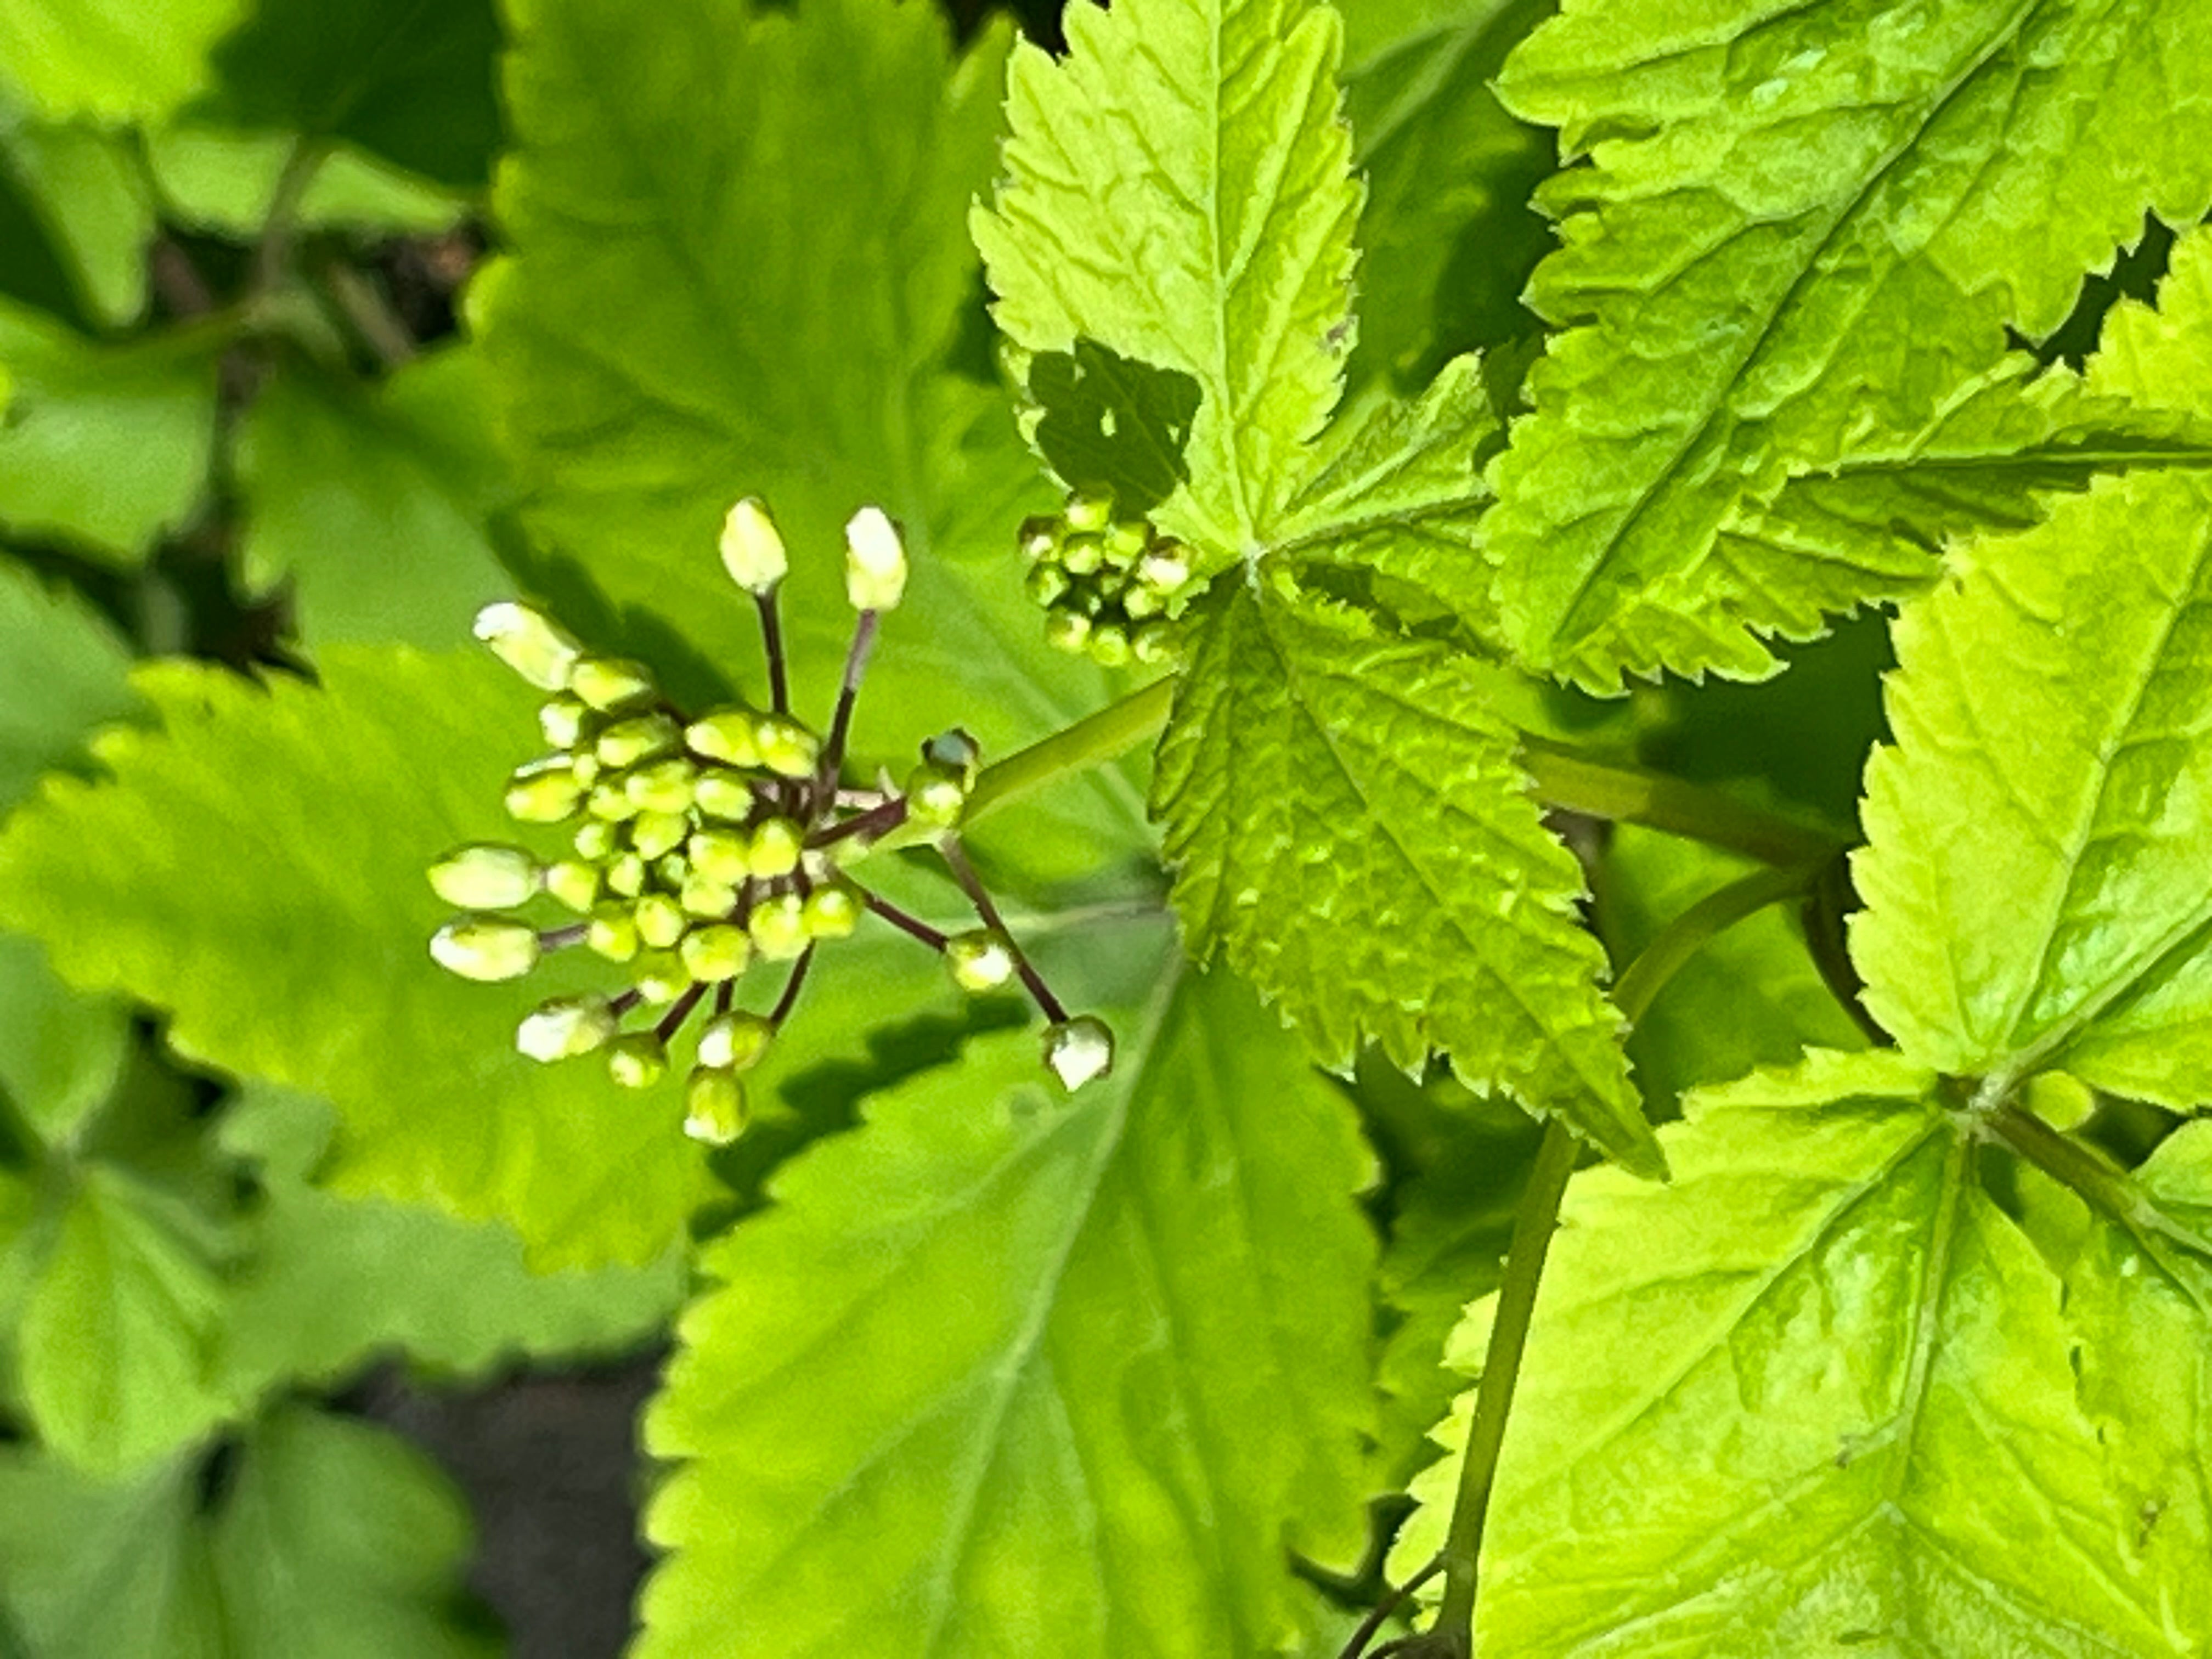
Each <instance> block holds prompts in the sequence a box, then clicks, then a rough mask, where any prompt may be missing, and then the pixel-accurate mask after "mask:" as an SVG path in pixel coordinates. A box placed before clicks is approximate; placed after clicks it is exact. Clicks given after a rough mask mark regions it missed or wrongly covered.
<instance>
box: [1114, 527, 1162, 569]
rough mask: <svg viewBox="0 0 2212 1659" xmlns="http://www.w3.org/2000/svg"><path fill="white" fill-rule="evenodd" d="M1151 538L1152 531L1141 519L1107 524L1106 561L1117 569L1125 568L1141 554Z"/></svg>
mask: <svg viewBox="0 0 2212 1659" xmlns="http://www.w3.org/2000/svg"><path fill="white" fill-rule="evenodd" d="M1151 542H1152V532H1151V531H1150V530H1148V529H1146V526H1145V525H1144V523H1143V522H1142V521H1141V520H1135V521H1124V522H1122V523H1121V524H1114V525H1109V526H1106V562H1107V563H1109V564H1110V565H1113V566H1114V567H1115V568H1117V569H1121V570H1126V569H1127V568H1129V566H1130V565H1132V564H1133V563H1134V562H1136V561H1137V559H1138V558H1139V556H1141V555H1142V554H1143V552H1144V550H1145V549H1146V547H1147V546H1148V545H1149V544H1151Z"/></svg>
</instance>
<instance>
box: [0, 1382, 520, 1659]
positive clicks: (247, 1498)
mask: <svg viewBox="0 0 2212 1659" xmlns="http://www.w3.org/2000/svg"><path fill="white" fill-rule="evenodd" d="M236 1459H237V1462H236V1463H235V1465H234V1468H231V1470H230V1471H229V1473H228V1479H227V1480H225V1481H224V1482H223V1484H222V1486H221V1487H220V1488H218V1489H217V1490H216V1492H214V1494H213V1496H212V1498H206V1499H204V1498H203V1495H202V1493H201V1492H200V1490H199V1487H200V1480H201V1476H200V1471H199V1469H198V1468H197V1463H198V1462H199V1460H198V1459H197V1458H196V1457H189V1456H188V1457H185V1458H184V1459H181V1460H179V1461H178V1462H174V1463H172V1464H169V1465H167V1466H166V1467H164V1468H161V1469H158V1470H156V1471H155V1472H154V1473H152V1474H148V1475H145V1476H142V1477H140V1478H138V1479H137V1480H132V1481H130V1482H127V1483H117V1484H102V1483H100V1482H97V1481H94V1480H89V1479H88V1478H87V1477H86V1476H84V1475H83V1474H79V1473H77V1472H76V1471H75V1470H72V1469H70V1468H66V1467H65V1466H64V1465H61V1464H59V1463H57V1462H52V1461H51V1460H48V1459H44V1458H40V1457H39V1456H38V1455H36V1454H34V1453H33V1452H31V1451H29V1450H28V1449H24V1448H14V1447H10V1448H0V1616H5V1615H9V1614H12V1615H13V1617H14V1619H15V1622H16V1624H17V1625H18V1626H19V1627H20V1628H21V1631H22V1632H23V1634H24V1637H25V1639H26V1640H27V1642H28V1643H30V1644H32V1647H31V1650H32V1651H33V1653H35V1654H36V1655H38V1656H39V1659H390V1656H392V1655H395V1654H406V1655H409V1656H419V1659H489V1655H491V1654H493V1653H494V1652H495V1651H496V1645H495V1644H494V1643H493V1642H491V1641H490V1640H489V1638H488V1637H487V1636H486V1635H485V1634H483V1632H480V1631H477V1630H473V1629H471V1628H470V1627H469V1625H468V1623H467V1622H465V1621H464V1620H459V1619H457V1617H456V1615H457V1614H459V1613H460V1612H461V1610H462V1607H463V1605H464V1604H463V1602H462V1598H461V1590H460V1583H459V1577H460V1569H461V1566H462V1564H463V1562H464V1560H465V1557H466V1555H467V1553H468V1549H469V1526H468V1521H467V1516H466V1514H465V1511H464V1510H463V1509H462V1507H461V1504H460V1503H459V1500H458V1499H457V1498H455V1496H454V1495H453V1492H452V1491H451V1489H450V1488H449V1487H448V1486H447V1484H446V1482H445V1480H443V1479H442V1477H441V1476H440V1475H439V1474H438V1472H437V1471H436V1470H435V1468H433V1467H432V1466H431V1465H430V1463H429V1462H428V1461H427V1460H426V1459H425V1458H423V1457H422V1455H420V1454H419V1453H417V1452H416V1451H415V1450H413V1449H411V1448H410V1447H408V1446H405V1445H404V1444H403V1443H400V1442H398V1440H395V1439H394V1438H392V1437H391V1436H389V1435H387V1434H386V1433H384V1432H382V1431H380V1430H377V1429H374V1428H371V1427H369V1426H368V1425H365V1424H362V1423H357V1422H352V1421H349V1420H346V1419H340V1418H335V1417H326V1416H323V1415H320V1414H319V1413H313V1412H310V1411H307V1410H304V1409H301V1408H298V1407H285V1408H282V1409H279V1410H277V1411H276V1412H274V1413H271V1414H270V1416H269V1417H268V1418H267V1419H264V1421H262V1422H261V1423H260V1424H258V1425H256V1426H255V1427H254V1428H253V1429H252V1431H249V1432H248V1433H247V1434H246V1437H245V1438H244V1440H243V1442H242V1443H241V1444H240V1448H239V1449H238V1451H237V1453H236ZM0 1627H4V1626H0Z"/></svg>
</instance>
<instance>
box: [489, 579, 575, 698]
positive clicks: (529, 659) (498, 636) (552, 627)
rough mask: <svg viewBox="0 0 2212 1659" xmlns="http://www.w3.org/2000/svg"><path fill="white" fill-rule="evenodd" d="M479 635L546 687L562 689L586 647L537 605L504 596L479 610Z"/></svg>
mask: <svg viewBox="0 0 2212 1659" xmlns="http://www.w3.org/2000/svg"><path fill="white" fill-rule="evenodd" d="M475 631H476V636H477V638H478V639H480V640H482V641H483V642H484V643H485V644H486V645H488V646H489V647H491V649H492V654H493V655H495V656H496V657H497V658H498V659H500V660H501V662H503V663H505V664H506V665H507V666H508V667H509V668H512V669H513V671H515V672H516V673H518V674H520V675H521V676H522V678H525V679H526V680H528V681H529V682H530V683H531V684H532V685H534V686H536V687H538V689H539V690H543V691H559V690H563V689H565V688H566V687H567V685H568V672H569V671H570V670H571V669H573V668H574V666H575V665H576V659H577V658H578V657H579V656H580V655H581V654H582V653H583V649H584V647H582V646H580V645H579V644H578V643H577V642H576V641H575V639H574V637H573V636H572V635H570V634H569V633H568V630H567V629H564V628H562V626H561V625H560V624H559V623H556V622H555V621H554V620H553V619H552V618H551V617H549V616H547V615H546V614H545V613H544V611H540V610H538V608H537V607H536V606H535V605H520V604H517V603H516V602H515V601H513V600H512V599H502V600H501V601H500V602H499V603H498V604H497V605H486V606H485V607H484V608H483V610H481V611H477V620H476V630H475Z"/></svg>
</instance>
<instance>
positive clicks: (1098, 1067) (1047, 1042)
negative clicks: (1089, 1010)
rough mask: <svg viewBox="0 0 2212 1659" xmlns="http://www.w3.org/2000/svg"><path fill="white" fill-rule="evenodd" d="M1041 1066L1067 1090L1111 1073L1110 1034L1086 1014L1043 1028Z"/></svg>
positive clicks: (1111, 1042) (1104, 1027)
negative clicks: (1049, 1069) (1042, 1059)
mask: <svg viewBox="0 0 2212 1659" xmlns="http://www.w3.org/2000/svg"><path fill="white" fill-rule="evenodd" d="M1044 1063H1045V1064H1046V1065H1047V1066H1050V1067H1051V1068H1052V1070H1053V1073H1054V1076H1056V1077H1058V1078H1059V1079H1060V1083H1061V1085H1063V1086H1065V1087H1066V1088H1067V1089H1069V1090H1075V1089H1080V1088H1081V1087H1082V1086H1083V1085H1085V1084H1086V1083H1090V1082H1092V1081H1094V1080H1095V1079H1099V1078H1102V1077H1104V1076H1105V1075H1106V1074H1107V1073H1109V1072H1111V1071H1112V1070H1113V1069H1114V1033H1113V1032H1112V1031H1111V1030H1108V1029H1107V1025H1106V1022H1105V1021H1104V1020H1103V1019H1097V1018H1093V1017H1092V1016H1091V1015H1089V1014H1079V1015H1078V1016H1077V1017H1076V1018H1073V1019H1071V1020H1066V1021H1064V1022H1062V1023H1061V1024H1058V1025H1051V1026H1048V1027H1046V1028H1045V1034H1044Z"/></svg>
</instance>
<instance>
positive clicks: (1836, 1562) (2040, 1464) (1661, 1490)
mask: <svg viewBox="0 0 2212 1659" xmlns="http://www.w3.org/2000/svg"><path fill="white" fill-rule="evenodd" d="M1935 1085H1936V1079H1934V1077H1933V1076H1932V1075H1931V1074H1930V1073H1928V1072H1927V1071H1925V1070H1924V1069H1923V1068H1922V1067H1920V1066H1916V1065H1915V1064H1913V1063H1912V1062H1911V1061H1910V1060H1904V1059H1902V1058H1900V1057H1899V1056H1896V1055H1893V1054H1860V1055H1838V1054H1826V1053H1816V1054H1814V1055H1812V1056H1811V1057H1810V1058H1809V1059H1808V1060H1807V1061H1806V1063H1805V1064H1804V1066H1802V1068H1800V1069H1799V1070H1797V1071H1796V1072H1793V1073H1763V1074H1760V1075H1759V1076H1756V1077H1753V1078H1752V1079H1747V1080H1746V1081H1745V1082H1743V1083H1741V1084H1739V1085H1734V1086H1732V1087H1729V1088H1726V1089H1722V1090H1716V1091H1708V1092H1705V1093H1703V1094H1701V1095H1698V1096H1694V1097H1692V1101H1691V1103H1690V1105H1689V1109H1688V1114H1689V1121H1687V1123H1686V1124H1685V1125H1684V1126H1682V1127H1679V1128H1670V1129H1668V1130H1667V1131H1664V1132H1663V1133H1662V1139H1664V1141H1665V1144H1666V1146H1667V1151H1668V1158H1669V1160H1670V1162H1671V1163H1672V1164H1673V1166H1674V1171H1675V1180H1674V1183H1673V1184H1672V1185H1671V1186H1668V1187H1665V1188H1656V1187H1652V1186H1649V1185H1646V1184H1643V1183H1639V1182H1633V1181H1632V1180H1630V1179H1628V1178H1626V1176H1623V1175H1621V1174H1620V1173H1618V1172H1615V1171H1612V1170H1594V1171H1591V1172H1589V1174H1586V1175H1584V1176H1580V1177H1578V1178H1577V1181H1576V1182H1575V1184H1574V1186H1573V1188H1571V1190H1570V1192H1569V1195H1568V1200H1567V1206H1566V1210H1565V1224H1566V1225H1565V1226H1564V1227H1563V1229H1562V1231H1560V1233H1559V1237H1558V1239H1557V1241H1556V1242H1555V1243H1554V1244H1553V1254H1552V1260H1551V1265H1550V1267H1548V1268H1547V1273H1546V1276H1545V1283H1544V1291H1543V1300H1542V1302H1541V1304H1540V1305H1539V1308H1538V1310H1537V1315H1536V1322H1535V1328H1534V1334H1533V1338H1532V1347H1531V1351H1530V1355H1529V1358H1528V1363H1527V1364H1525V1365H1524V1367H1523V1370H1522V1379H1521V1390H1520V1394H1519V1396H1518V1400H1517V1402H1516V1407H1515V1413H1514V1417H1513V1423H1512V1435H1511V1437H1510V1440H1509V1441H1508V1443H1507V1446H1506V1450H1505V1455H1504V1462H1503V1463H1502V1465H1501V1467H1500V1474H1499V1479H1500V1482H1501V1485H1500V1488H1499V1491H1498V1498H1497V1503H1496V1505H1495V1507H1494V1508H1493V1510H1492V1522H1491V1532H1490V1534H1489V1537H1488V1539H1487V1540H1486V1569H1485V1573H1484V1577H1483V1602H1482V1618H1481V1641H1482V1649H1481V1650H1482V1651H1483V1652H1484V1653H1486V1654H1498V1655H1505V1654H1511V1655H1514V1656H1516V1659H1524V1656H1525V1659H1543V1656H1547V1655H1567V1654H1573V1655H1577V1656H1596V1655H1608V1656H1610V1655H1620V1656H1626V1655H1630V1654H1634V1655H1636V1656H1638V1659H1650V1656H1662V1655H1682V1656H1685V1659H1686V1656H1690V1655H1693V1654H1694V1655H1707V1654H1715V1653H1727V1654H1729V1655H1730V1656H1732V1659H1797V1656H1802V1655H1805V1654H1808V1653H1819V1652H1828V1651H1854V1652H1856V1651H1865V1652H1870V1653H1882V1654H1894V1655H1898V1656H1900V1659H1903V1656H1912V1659H1921V1656H1926V1659H1938V1656H1942V1659H1950V1656H1958V1655H1970V1654H1971V1655H1985V1654H1986V1655H1996V1654H2005V1655H2016V1656H2022V1659H2030V1656H2032V1659H2086V1656H2098V1659H2105V1656H2110V1659H2123V1656H2125V1659H2146V1656H2149V1655H2153V1654H2200V1653H2202V1652H2203V1651H2204V1650H2205V1649H2204V1646H2203V1637H2204V1634H2205V1627H2204V1626H2203V1625H2202V1624H2201V1623H2200V1624H2198V1625H2197V1627H2196V1628H2195V1629H2194V1630H2193V1631H2192V1630H2191V1629H2190V1628H2189V1627H2188V1626H2185V1625H2180V1624H2177V1623H2169V1622H2168V1613H2169V1609H2170V1606H2171V1604H2170V1602H2169V1600H2168V1592H2167V1591H2166V1589H2165V1588H2164V1587H2162V1586H2161V1585H2160V1583H2158V1582H2157V1576H2156V1575H2155V1574H2153V1573H2149V1572H2144V1571H2139V1568H2140V1567H2141V1566H2142V1565H2144V1563H2143V1562H2142V1556H2143V1553H2144V1549H2145V1543H2144V1542H2143V1541H2138V1529H2139V1527H2140V1517H2139V1516H2138V1515H2137V1513H2136V1508H2135V1505H2134V1504H2131V1503H2130V1497H2129V1494H2128V1493H2126V1492H2124V1491H2123V1490H2121V1489H2120V1487H2119V1486H2118V1484H2117V1483H2116V1482H2115V1481H2114V1480H2113V1479H2112V1473H2111V1471H2110V1469H2109V1468H2108V1467H2107V1464H2106V1458H2105V1454H2104V1449H2103V1447H2102V1446H2101V1445H2100V1443H2099V1439H2098V1436H2097V1431H2096V1426H2095V1425H2094V1424H2093V1422H2092V1421H2091V1420H2090V1419H2089V1417H2088V1416H2087V1414H2085V1413H2084V1410H2083V1408H2082V1406H2081V1403H2080V1402H2079V1401H2077V1400H2076V1397H2075V1376H2074V1371H2073V1369H2072V1367H2071V1366H2070V1365H2069V1363H2068V1354H2069V1346H2070V1340H2071V1333H2070V1331H2069V1328H2068V1325H2067V1322H2066V1319H2065V1317H2064V1316H2063V1314H2062V1311H2061V1304H2062V1287H2061V1285H2060V1282H2059V1279H2058V1277H2057V1273H2054V1272H2053V1271H2052V1270H2051V1267H2049V1266H2048V1265H2047V1264H2046V1263H2045V1261H2043V1260H2042V1258H2040V1257H2039V1255H2037V1254H2036V1252H2035V1250H2034V1249H2033V1246H2032V1245H2030V1244H2029V1243H2028V1242H2027V1239H2026V1238H2025V1237H2023V1236H2022V1235H2021V1233H2020V1231H2018V1230H2017V1229H2016V1228H2015V1226H2014V1225H2013V1224H2012V1223H2011V1222H2010V1221H2009V1220H2008V1219H2007V1218H2006V1217H2005V1216H2004V1214H2003V1213H2002V1211H2000V1210H1999V1209H1998V1208H1997V1206H1996V1204H1995V1203H1994V1202H1993V1201H1992V1200H1990V1197H1989V1196H1988V1194H1985V1193H1984V1192H1983V1191H1982V1190H1981V1188H1980V1186H1979V1184H1978V1182H1977V1180H1976V1178H1975V1169H1976V1165H1975V1160H1974V1158H1973V1155H1972V1146H1971V1140H1970V1137H1969V1134H1968V1133H1966V1130H1967V1125H1966V1122H1965V1121H1963V1120H1961V1119H1960V1117H1958V1116H1957V1115H1954V1113H1952V1112H1950V1111H1948V1110H1947V1109H1944V1108H1943V1107H1942V1106H1941V1105H1938V1104H1936V1103H1935V1101H1934V1100H1933V1099H1932V1098H1931V1097H1930V1093H1931V1091H1932V1090H1933V1089H1934V1087H1935ZM1486 1324H1487V1321H1486V1319H1485V1318H1482V1317H1480V1316H1478V1317H1476V1318H1474V1319H1471V1320H1470V1321H1469V1322H1468V1326H1467V1327H1466V1328H1464V1329H1463V1330H1462V1333H1461V1334H1460V1337H1459V1338H1458V1339H1457V1340H1456V1341H1455V1352H1454V1358H1455V1363H1457V1364H1462V1366H1465V1365H1468V1364H1479V1363H1480V1353H1481V1351H1482V1349H1481V1344H1482V1341H1483V1340H1484V1338H1485V1336H1486ZM1449 1468H1450V1466H1449V1465H1445V1466H1443V1474H1444V1476H1445V1477H1446V1478H1445V1480H1442V1481H1438V1480H1431V1482H1430V1483H1429V1485H1428V1492H1429V1496H1430V1497H1431V1499H1432V1500H1433V1499H1434V1498H1436V1497H1437V1496H1438V1495H1439V1493H1438V1491H1437V1488H1438V1487H1439V1486H1444V1487H1445V1489H1446V1490H1448V1485H1449ZM1442 1524H1443V1510H1442V1509H1441V1508H1437V1507H1433V1506H1432V1507H1431V1509H1430V1510H1428V1511H1427V1512H1426V1514H1425V1517H1424V1521H1423V1522H1422V1524H1421V1525H1420V1526H1419V1527H1417V1528H1415V1530H1414V1531H1413V1533H1412V1534H1409V1536H1408V1538H1407V1541H1405V1542H1404V1543H1402V1544H1401V1553H1400V1557H1399V1565H1400V1566H1401V1569H1402V1568H1403V1567H1404V1565H1405V1564H1407V1563H1408V1562H1416V1561H1418V1560H1419V1559H1422V1558H1423V1557H1424V1556H1425V1553H1427V1550H1428V1549H1429V1548H1431V1547H1433V1546H1434V1543H1435V1541H1436V1540H1437V1535H1438V1533H1439V1530H1440V1528H1441V1527H1442ZM2131 1541H2132V1547H2131ZM2123 1562H2124V1563H2125V1565H2123ZM2199 1570H2200V1571H2201V1566H2200V1569H2199ZM2192 1593H2193V1594H2201V1589H2199V1590H2198V1591H2196V1592H2192Z"/></svg>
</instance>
